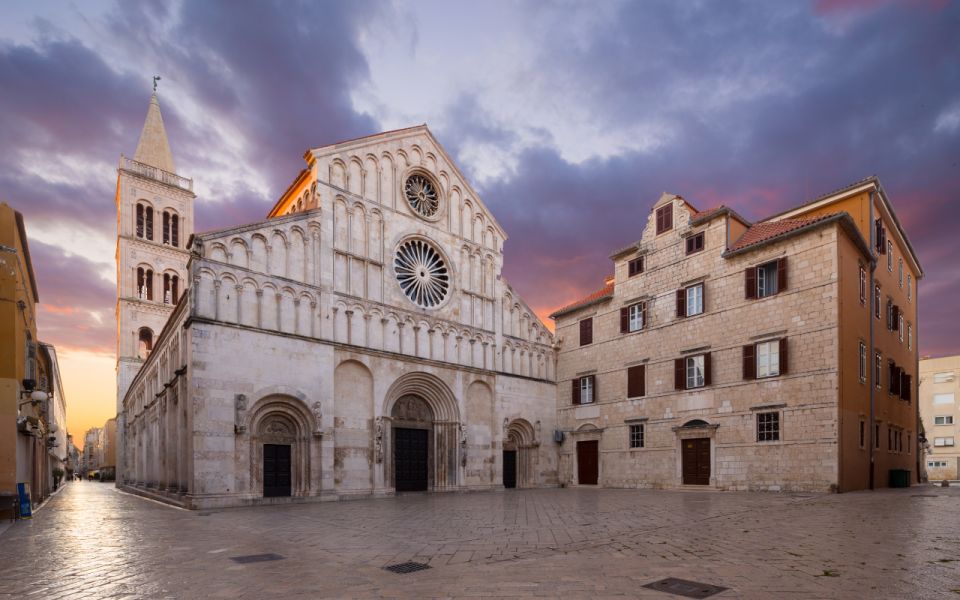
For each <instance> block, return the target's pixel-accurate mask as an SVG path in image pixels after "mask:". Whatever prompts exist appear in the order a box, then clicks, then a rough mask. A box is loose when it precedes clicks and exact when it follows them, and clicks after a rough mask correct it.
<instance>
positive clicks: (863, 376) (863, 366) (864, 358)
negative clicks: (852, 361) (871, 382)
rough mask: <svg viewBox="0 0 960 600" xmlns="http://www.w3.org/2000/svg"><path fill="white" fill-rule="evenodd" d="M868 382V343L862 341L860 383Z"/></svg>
mask: <svg viewBox="0 0 960 600" xmlns="http://www.w3.org/2000/svg"><path fill="white" fill-rule="evenodd" d="M866 382H867V345H866V344H864V343H863V342H860V383H866Z"/></svg>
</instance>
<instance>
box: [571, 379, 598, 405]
mask: <svg viewBox="0 0 960 600" xmlns="http://www.w3.org/2000/svg"><path fill="white" fill-rule="evenodd" d="M595 389H596V375H587V376H585V377H580V378H578V379H574V380H573V403H574V404H593V400H594V390H595Z"/></svg>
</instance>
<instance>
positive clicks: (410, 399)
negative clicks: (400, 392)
mask: <svg viewBox="0 0 960 600" xmlns="http://www.w3.org/2000/svg"><path fill="white" fill-rule="evenodd" d="M391 416H392V417H393V419H394V420H396V421H412V422H416V423H424V424H429V423H432V422H433V411H431V410H430V406H429V405H428V404H427V403H426V402H424V401H423V400H422V399H420V398H418V397H417V396H412V395H410V396H403V397H402V398H400V399H399V400H397V402H396V404H394V405H393V412H392V414H391Z"/></svg>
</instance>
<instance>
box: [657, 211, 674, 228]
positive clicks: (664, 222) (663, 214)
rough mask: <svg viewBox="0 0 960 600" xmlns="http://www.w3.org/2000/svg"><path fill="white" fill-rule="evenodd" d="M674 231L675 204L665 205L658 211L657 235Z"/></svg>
mask: <svg viewBox="0 0 960 600" xmlns="http://www.w3.org/2000/svg"><path fill="white" fill-rule="evenodd" d="M671 229H673V204H672V203H671V204H665V205H663V206H661V207H660V208H658V209H657V235H660V234H661V233H663V232H664V231H670V230H671Z"/></svg>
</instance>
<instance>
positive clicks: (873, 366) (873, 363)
mask: <svg viewBox="0 0 960 600" xmlns="http://www.w3.org/2000/svg"><path fill="white" fill-rule="evenodd" d="M876 198H877V191H876V189H874V191H872V192H870V222H869V225H868V226H869V227H870V289H869V290H868V292H869V294H870V298H871V301H870V309H871V310H870V315H869V318H870V355H869V360H870V489H871V490H872V489H874V478H875V473H874V472H875V471H876V468H875V467H876V465H875V463H874V460H875V457H874V449H875V448H876V447H877V439H876V435H877V426H876V423H875V420H876V391H877V382H876V381H875V379H876V377H877V351H876V349H874V346H873V326H874V321H875V320H876V319H875V318H874V315H875V314H876V313H877V309H878V308H879V307H877V306H875V304H876V303H877V301H878V299H877V294H876V284H875V283H874V271H876V269H877V256H876V248H877V240H876V236H877V226H876V225H875V224H874V223H875V222H874V217H873V205H874V203H875V202H876Z"/></svg>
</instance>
